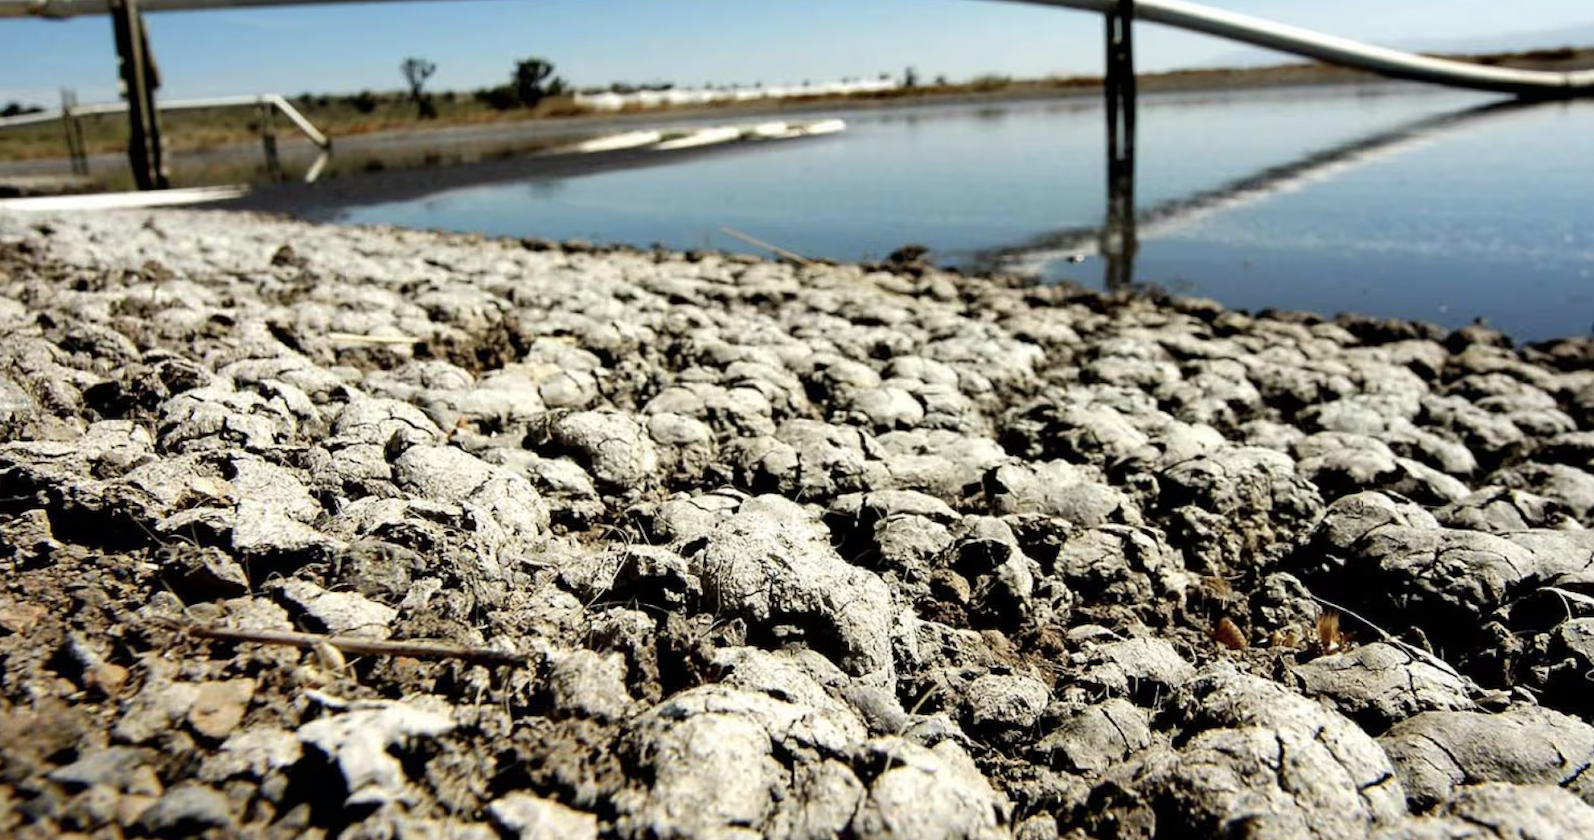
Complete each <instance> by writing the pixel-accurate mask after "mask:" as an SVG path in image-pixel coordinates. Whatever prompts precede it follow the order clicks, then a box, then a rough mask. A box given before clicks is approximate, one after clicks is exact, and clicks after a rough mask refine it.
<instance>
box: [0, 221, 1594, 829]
mask: <svg viewBox="0 0 1594 840" xmlns="http://www.w3.org/2000/svg"><path fill="white" fill-rule="evenodd" d="M533 245H535V247H532V246H533ZM0 335H3V336H4V337H5V340H4V341H0V836H6V837H19V838H41V839H42V838H53V837H59V836H75V837H90V838H121V837H179V836H204V837H234V836H236V837H264V838H278V837H280V838H299V837H323V838H348V840H356V838H367V837H398V838H407V837H429V838H430V837H438V838H483V839H484V840H485V838H495V837H513V838H546V837H561V838H624V840H660V839H661V838H695V837H707V838H739V837H746V838H753V837H770V838H825V837H834V838H848V840H875V838H881V839H882V840H883V838H942V837H944V838H1001V837H1022V838H1026V840H1032V839H1035V838H1067V840H1087V838H1097V839H1098V840H1186V839H1187V838H1195V837H1248V838H1269V839H1270V840H1286V839H1288V838H1303V840H1304V839H1305V838H1379V840H1396V839H1397V838H1404V839H1406V840H1430V839H1431V840H1441V839H1444V840H1461V839H1462V838H1502V839H1503V838H1522V837H1538V838H1549V837H1567V838H1577V837H1588V836H1594V787H1591V783H1590V782H1589V781H1588V779H1589V778H1591V777H1594V776H1591V774H1589V773H1588V769H1589V767H1590V765H1591V764H1594V726H1591V723H1590V715H1591V714H1594V703H1591V701H1590V699H1589V698H1590V697H1591V696H1594V695H1591V694H1590V693H1589V691H1588V690H1587V687H1588V675H1589V674H1590V672H1591V671H1594V561H1591V560H1590V558H1591V557H1594V538H1591V537H1589V536H1588V534H1589V533H1590V532H1589V531H1587V530H1585V529H1586V528H1587V527H1588V526H1589V525H1591V524H1594V522H1591V519H1594V370H1591V369H1590V368H1589V366H1588V361H1589V360H1590V359H1591V358H1594V353H1590V352H1589V349H1590V348H1589V346H1588V344H1589V343H1588V342H1587V341H1561V342H1551V343H1548V344H1544V345H1540V346H1535V347H1528V348H1513V347H1512V346H1511V344H1510V342H1509V341H1507V340H1505V339H1504V337H1502V336H1499V335H1498V334H1494V333H1489V332H1487V331H1483V330H1479V329H1469V330H1462V331H1458V332H1456V333H1453V334H1446V333H1444V332H1443V331H1440V330H1437V329H1435V328H1432V327H1430V326H1427V325H1421V324H1401V323H1396V322H1389V321H1376V320H1371V319H1365V318H1350V317H1347V318H1342V319H1339V320H1337V321H1326V320H1322V319H1313V318H1302V317H1252V316H1249V315H1245V314H1242V313H1238V312H1227V311H1224V310H1223V309H1222V308H1221V307H1218V306H1217V305H1216V304H1213V303H1211V302H1208V301H1197V300H1186V299H1177V298H1173V299H1159V300H1151V299H1147V298H1144V297H1135V296H1127V295H1098V294H1093V293H1088V292H1083V291H1080V290H1078V289H1072V288H1068V287H1023V286H1021V285H1018V284H1012V283H1001V282H997V281H996V280H990V279H976V278H966V277H962V276H959V275H955V274H950V273H944V272H941V271H938V270H936V269H934V268H933V267H931V266H928V265H925V264H923V263H920V262H916V261H909V262H902V261H899V262H897V263H891V264H886V265H884V266H873V267H868V266H837V265H802V266H798V265H794V264H788V263H777V262H767V261H762V260H757V259H750V258H743V257H731V256H725V255H716V254H702V253H698V254H691V255H675V254H667V253H651V252H650V253H640V252H631V251H627V250H624V249H595V248H593V247H590V246H580V245H573V246H571V247H565V246H559V245H555V244H552V243H543V242H537V243H531V242H529V241H528V242H525V243H522V242H520V241H497V240H486V239H483V238H480V237H469V236H450V235H446V234H439V233H421V232H408V231H398V230H391V229H361V228H332V227H323V226H315V225H308V224H301V223H296V222H292V221H285V220H281V219H272V218H265V217H258V216H244V215H226V214H204V213H188V212H167V211H159V212H143V213H130V214H122V213H105V214H96V215H71V214H63V215H58V216H50V217H39V216H20V215H17V216H10V215H0Z"/></svg>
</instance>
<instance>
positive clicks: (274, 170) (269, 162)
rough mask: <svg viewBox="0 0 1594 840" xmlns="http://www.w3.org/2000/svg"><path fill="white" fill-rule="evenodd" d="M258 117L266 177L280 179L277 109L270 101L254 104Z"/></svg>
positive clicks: (280, 159) (280, 160)
mask: <svg viewBox="0 0 1594 840" xmlns="http://www.w3.org/2000/svg"><path fill="white" fill-rule="evenodd" d="M255 107H256V109H257V113H258V116H259V118H260V147H261V149H262V150H264V151H265V154H266V177H268V178H270V179H271V180H272V181H281V180H283V177H282V158H281V157H280V156H278V154H277V119H276V118H277V110H276V109H275V108H273V107H272V106H271V103H270V102H261V103H260V104H259V105H257V106H255Z"/></svg>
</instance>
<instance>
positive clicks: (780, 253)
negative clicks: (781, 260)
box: [720, 227, 814, 265]
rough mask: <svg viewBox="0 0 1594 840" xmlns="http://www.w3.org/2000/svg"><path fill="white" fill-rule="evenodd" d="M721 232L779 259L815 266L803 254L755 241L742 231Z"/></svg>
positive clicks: (724, 229) (723, 228) (730, 229)
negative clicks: (783, 258)
mask: <svg viewBox="0 0 1594 840" xmlns="http://www.w3.org/2000/svg"><path fill="white" fill-rule="evenodd" d="M720 232H721V233H723V234H725V235H726V236H734V237H736V238H737V239H740V240H742V241H743V242H746V243H747V244H749V245H752V246H753V247H755V248H763V249H764V250H766V251H769V252H770V253H772V254H774V255H775V256H777V257H785V258H786V259H788V260H791V261H792V262H794V263H797V264H798V265H813V264H814V261H813V260H811V259H808V258H807V257H805V256H803V255H802V254H799V253H797V252H796V251H788V250H786V249H785V248H782V247H780V246H779V245H771V244H769V243H768V242H765V241H764V240H762V239H755V238H754V237H751V236H748V235H747V234H745V233H742V232H741V231H739V230H736V229H734V228H728V227H721V228H720Z"/></svg>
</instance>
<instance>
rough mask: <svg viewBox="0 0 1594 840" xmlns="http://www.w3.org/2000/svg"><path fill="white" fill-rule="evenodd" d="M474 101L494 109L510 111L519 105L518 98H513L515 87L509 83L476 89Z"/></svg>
mask: <svg viewBox="0 0 1594 840" xmlns="http://www.w3.org/2000/svg"><path fill="white" fill-rule="evenodd" d="M476 101H477V102H480V103H482V104H484V105H486V106H487V107H489V108H491V109H493V110H494V111H511V110H514V109H515V108H519V107H520V100H519V99H517V98H515V89H514V87H513V86H511V85H499V86H498V87H492V88H482V89H481V90H478V91H476Z"/></svg>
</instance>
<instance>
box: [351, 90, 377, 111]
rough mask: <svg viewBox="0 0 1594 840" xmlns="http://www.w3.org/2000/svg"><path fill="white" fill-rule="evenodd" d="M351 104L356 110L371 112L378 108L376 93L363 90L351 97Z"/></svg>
mask: <svg viewBox="0 0 1594 840" xmlns="http://www.w3.org/2000/svg"><path fill="white" fill-rule="evenodd" d="M349 104H350V105H353V106H354V110H356V111H359V112H360V113H362V114H369V113H371V112H372V111H375V110H376V94H374V93H372V92H370V91H368V90H362V91H360V92H359V93H356V94H355V95H354V96H353V97H352V98H350V99H349Z"/></svg>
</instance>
